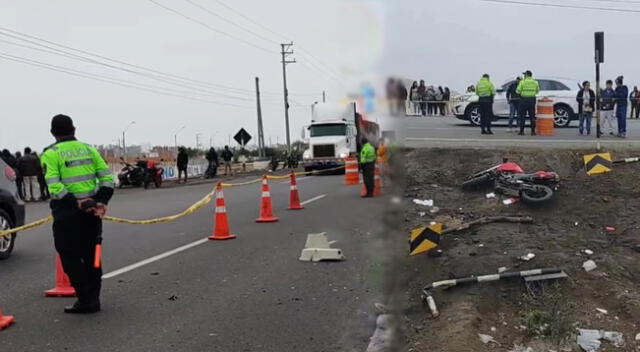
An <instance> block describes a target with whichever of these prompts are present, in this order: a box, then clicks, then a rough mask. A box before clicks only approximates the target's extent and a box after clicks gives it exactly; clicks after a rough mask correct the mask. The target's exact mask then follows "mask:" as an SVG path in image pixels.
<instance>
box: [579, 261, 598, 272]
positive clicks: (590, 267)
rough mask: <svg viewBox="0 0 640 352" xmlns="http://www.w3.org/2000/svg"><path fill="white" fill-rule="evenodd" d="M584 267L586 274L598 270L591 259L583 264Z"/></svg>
mask: <svg viewBox="0 0 640 352" xmlns="http://www.w3.org/2000/svg"><path fill="white" fill-rule="evenodd" d="M582 267H583V268H584V270H585V271H586V272H589V271H591V270H593V269H595V268H597V267H598V266H597V265H596V262H594V261H593V260H591V259H589V260H587V261H586V262H584V263H582Z"/></svg>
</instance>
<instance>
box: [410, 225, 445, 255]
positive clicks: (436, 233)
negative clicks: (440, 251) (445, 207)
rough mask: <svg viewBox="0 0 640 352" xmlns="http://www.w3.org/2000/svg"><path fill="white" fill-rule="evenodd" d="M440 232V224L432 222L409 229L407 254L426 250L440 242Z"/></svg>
mask: <svg viewBox="0 0 640 352" xmlns="http://www.w3.org/2000/svg"><path fill="white" fill-rule="evenodd" d="M441 234H442V224H433V225H430V226H424V227H419V228H417V229H415V230H413V231H411V239H410V241H409V254H410V255H416V254H419V253H423V252H428V251H430V250H432V249H434V248H436V247H438V244H439V243H440V235H441Z"/></svg>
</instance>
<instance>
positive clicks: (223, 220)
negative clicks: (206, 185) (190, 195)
mask: <svg viewBox="0 0 640 352" xmlns="http://www.w3.org/2000/svg"><path fill="white" fill-rule="evenodd" d="M213 222H214V224H213V233H212V234H211V236H209V239H210V240H230V239H232V238H236V235H232V234H231V233H229V219H227V207H226V206H225V205H224V194H223V193H222V183H221V182H218V184H217V185H216V212H215V218H214V220H213Z"/></svg>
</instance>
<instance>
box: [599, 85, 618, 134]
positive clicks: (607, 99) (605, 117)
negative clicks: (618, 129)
mask: <svg viewBox="0 0 640 352" xmlns="http://www.w3.org/2000/svg"><path fill="white" fill-rule="evenodd" d="M606 84H607V85H606V88H605V89H604V90H603V91H602V93H601V94H600V131H602V133H605V127H606V126H607V125H608V126H609V134H610V135H612V136H613V135H614V134H613V122H614V121H615V119H616V117H615V113H614V110H613V109H614V108H615V106H616V92H615V91H614V90H613V81H612V80H607V83H606Z"/></svg>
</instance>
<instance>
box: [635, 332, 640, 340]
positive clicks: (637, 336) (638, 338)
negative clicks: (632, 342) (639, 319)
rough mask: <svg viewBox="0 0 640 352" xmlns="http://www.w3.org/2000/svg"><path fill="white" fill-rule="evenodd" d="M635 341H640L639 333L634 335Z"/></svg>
mask: <svg viewBox="0 0 640 352" xmlns="http://www.w3.org/2000/svg"><path fill="white" fill-rule="evenodd" d="M636 341H640V333H638V334H637V335H636Z"/></svg>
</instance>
